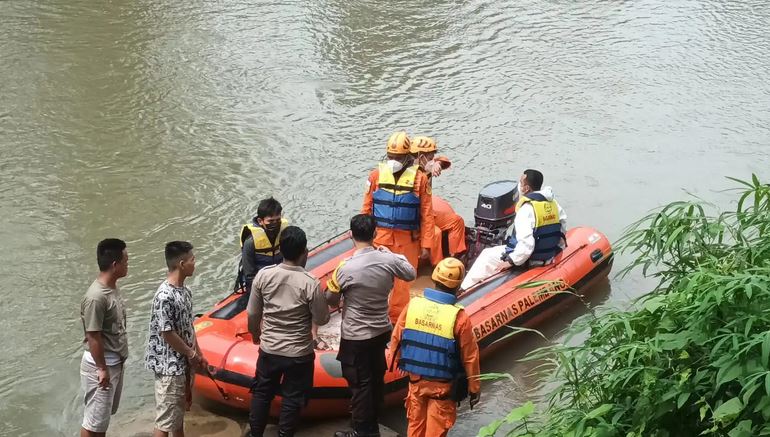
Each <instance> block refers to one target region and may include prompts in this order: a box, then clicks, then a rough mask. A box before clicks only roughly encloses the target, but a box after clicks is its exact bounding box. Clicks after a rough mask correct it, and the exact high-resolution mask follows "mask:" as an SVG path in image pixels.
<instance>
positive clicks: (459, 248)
mask: <svg viewBox="0 0 770 437" xmlns="http://www.w3.org/2000/svg"><path fill="white" fill-rule="evenodd" d="M432 200H433V220H434V223H435V224H436V227H435V228H434V232H433V247H431V250H430V253H431V263H432V264H433V265H436V264H438V262H439V261H441V260H442V259H443V258H444V251H443V250H442V241H441V238H442V237H441V234H442V232H443V231H446V232H447V234H448V237H449V248H448V249H449V253H450V254H451V255H457V254H458V253H462V252H465V250H466V249H467V247H466V245H465V221H464V220H463V218H462V217H460V216H459V215H457V213H456V212H455V210H454V209H452V206H451V205H450V204H449V203H448V202H447V201H446V200H444V199H442V198H440V197H438V196H435V195H434V196H433V197H432Z"/></svg>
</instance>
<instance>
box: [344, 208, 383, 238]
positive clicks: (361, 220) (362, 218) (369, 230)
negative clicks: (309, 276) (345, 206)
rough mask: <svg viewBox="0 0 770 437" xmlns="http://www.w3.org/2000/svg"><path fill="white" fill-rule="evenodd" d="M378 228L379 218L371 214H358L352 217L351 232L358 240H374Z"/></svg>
mask: <svg viewBox="0 0 770 437" xmlns="http://www.w3.org/2000/svg"><path fill="white" fill-rule="evenodd" d="M376 230H377V220H375V219H374V216H371V215H369V214H356V215H354V216H353V218H351V219H350V232H351V233H352V234H353V239H354V240H356V241H372V240H374V233H375V231H376Z"/></svg>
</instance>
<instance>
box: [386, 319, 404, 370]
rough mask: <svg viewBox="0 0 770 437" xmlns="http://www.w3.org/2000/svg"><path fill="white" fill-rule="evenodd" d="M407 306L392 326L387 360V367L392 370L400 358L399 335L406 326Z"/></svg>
mask: <svg viewBox="0 0 770 437" xmlns="http://www.w3.org/2000/svg"><path fill="white" fill-rule="evenodd" d="M408 308H409V305H407V306H406V307H405V308H404V309H403V310H402V311H401V314H399V316H398V321H396V325H395V326H394V327H393V334H391V336H390V347H389V349H388V350H389V354H390V358H389V359H388V360H387V364H388V367H389V368H390V370H393V364H394V363H396V362H397V361H398V359H399V358H401V336H402V335H403V334H404V327H405V326H406V310H407V309H408Z"/></svg>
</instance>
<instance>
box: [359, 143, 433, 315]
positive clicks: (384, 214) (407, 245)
mask: <svg viewBox="0 0 770 437" xmlns="http://www.w3.org/2000/svg"><path fill="white" fill-rule="evenodd" d="M410 146H411V142H410V140H409V137H408V136H407V135H406V132H396V133H394V134H393V135H391V136H390V138H389V139H388V145H387V156H388V159H387V160H386V161H385V162H381V163H380V165H379V167H378V168H377V169H376V170H373V171H372V172H371V173H370V174H369V179H368V180H367V184H366V193H365V195H364V204H363V207H362V208H361V212H362V213H363V214H371V215H373V216H374V218H375V219H376V220H377V234H376V236H375V238H374V244H375V246H385V247H387V248H388V249H389V250H390V251H391V252H393V253H398V254H401V255H404V256H405V257H406V259H407V260H409V263H410V264H411V265H412V267H414V268H415V269H417V265H418V263H419V261H420V260H421V259H422V260H425V261H428V260H429V259H430V247H431V246H432V245H433V226H434V224H433V206H432V203H431V190H430V184H429V183H428V178H427V177H426V176H425V174H424V173H422V172H420V171H419V169H418V167H417V165H415V164H414V160H413V159H412V156H411V155H410ZM409 284H410V283H409V282H406V281H403V280H401V279H398V278H397V279H396V280H395V281H394V284H393V291H392V292H391V295H390V301H389V308H388V315H389V316H390V320H391V322H395V321H396V319H398V315H399V314H401V310H403V309H404V307H405V306H406V304H407V303H408V302H409Z"/></svg>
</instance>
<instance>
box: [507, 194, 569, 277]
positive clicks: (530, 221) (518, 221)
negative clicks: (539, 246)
mask: <svg viewBox="0 0 770 437" xmlns="http://www.w3.org/2000/svg"><path fill="white" fill-rule="evenodd" d="M535 193H536V194H542V195H543V197H545V198H546V200H549V201H550V200H553V190H552V189H551V187H543V188H542V189H541V190H540V191H535ZM556 206H558V207H559V222H560V223H561V232H562V233H563V234H565V235H566V234H567V214H565V213H564V210H563V209H562V208H561V205H559V203H558V202H556ZM513 229H514V232H515V234H514V235H516V241H517V242H516V248H515V249H514V250H513V252H511V253H510V255H508V256H509V257H510V258H511V261H512V262H513V263H514V264H515V265H517V266H520V265H522V264H524V263H525V262H527V260H528V259H529V257H530V256H531V255H532V252H534V250H535V235H534V230H535V208H534V207H533V206H532V204H530V203H525V204H524V205H522V206H521V208H520V209H519V210H518V211H516V218H515V219H514V220H513ZM560 245H561V247H562V248H564V242H563V241H562V242H561V243H560Z"/></svg>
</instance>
